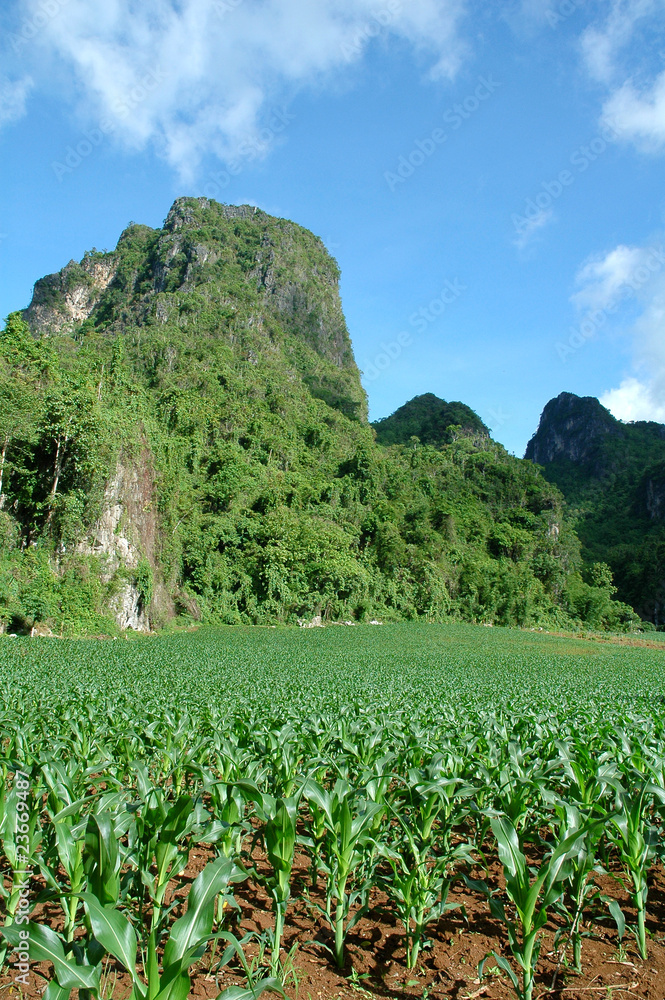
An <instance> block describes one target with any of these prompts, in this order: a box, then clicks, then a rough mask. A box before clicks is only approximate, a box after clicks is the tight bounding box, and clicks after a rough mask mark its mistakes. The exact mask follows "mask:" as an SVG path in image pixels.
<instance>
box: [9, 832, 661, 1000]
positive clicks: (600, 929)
mask: <svg viewBox="0 0 665 1000" xmlns="http://www.w3.org/2000/svg"><path fill="white" fill-rule="evenodd" d="M213 856H214V854H213V852H212V851H211V850H208V849H207V848H204V847H201V846H198V847H197V848H195V849H194V851H193V852H192V855H191V857H190V864H189V866H188V868H187V869H186V872H185V876H186V879H187V881H191V880H193V879H194V878H195V877H196V875H197V873H198V872H199V871H200V870H201V869H202V868H203V867H204V866H205V864H206V863H207V862H208V861H210V860H211V859H212V857H213ZM253 860H254V863H255V865H256V867H257V870H258V871H259V872H262V873H263V872H266V873H267V870H268V869H267V866H266V865H265V861H264V856H263V855H262V854H261V852H260V851H258V850H257V851H256V852H255V856H254V859H253ZM472 874H473V875H474V877H477V878H481V877H485V875H486V873H485V872H484V871H481V870H480V869H479V870H478V871H477V872H474V873H472ZM486 880H487V882H488V884H489V885H490V886H492V887H500V886H501V882H502V879H501V877H500V875H499V866H498V863H496V862H495V863H494V864H493V865H492V866H491V868H490V871H489V873H488V874H487V876H486ZM601 883H602V885H601V888H602V889H603V890H604V891H606V892H607V893H608V894H611V895H613V896H615V897H617V898H618V899H619V901H620V903H621V905H622V908H623V909H624V912H625V914H626V917H627V919H628V921H629V922H631V921H632V920H634V914H633V913H632V911H631V908H630V906H629V904H628V900H627V897H626V895H625V894H624V893H623V892H622V890H621V887H620V885H618V883H617V882H616V880H614V879H612V878H610V877H607V878H603V879H601ZM308 885H309V869H308V862H307V859H306V858H305V857H304V856H300V857H298V858H297V859H296V865H295V867H294V878H293V882H292V886H293V899H292V902H291V905H290V907H289V911H288V915H287V928H286V931H285V938H284V949H285V951H286V952H288V951H290V949H292V948H293V947H294V946H296V947H295V951H294V952H293V958H292V968H293V974H292V975H291V976H289V977H288V978H287V983H286V991H285V992H286V995H287V996H288V997H289V998H291V1000H332V998H343V1000H346V998H348V1000H350V998H352V997H356V998H366V1000H370V998H384V997H385V998H395V1000H407V998H409V997H416V998H422V1000H427V998H430V1000H435V998H450V1000H511V998H514V997H515V993H514V991H513V988H512V986H511V984H510V982H509V980H508V977H507V976H506V975H505V974H498V969H497V965H496V962H495V961H494V960H493V959H492V958H491V957H490V959H489V960H488V962H487V965H486V972H487V975H486V976H485V978H484V979H483V980H482V981H480V980H479V978H478V968H477V967H478V963H479V962H480V961H481V960H482V959H483V958H484V957H485V956H486V955H487V954H488V953H489V952H490V951H492V950H493V949H494V950H496V951H497V952H499V954H504V955H506V954H508V947H507V941H506V935H505V932H504V928H503V926H502V925H501V924H500V923H498V922H497V921H495V920H494V919H493V918H492V917H491V915H490V913H489V909H488V906H487V903H486V901H485V900H484V899H483V898H482V897H479V896H477V895H475V894H471V893H469V891H468V890H467V889H466V887H465V886H464V885H463V884H461V883H460V884H457V885H455V886H454V887H453V889H452V891H451V896H450V900H451V901H452V902H456V903H459V904H461V905H463V907H464V908H465V910H466V915H467V920H468V923H465V921H464V919H463V916H462V912H461V910H453V911H451V912H450V913H448V914H446V915H445V916H444V917H443V918H442V919H441V920H440V921H439V922H438V923H436V924H432V925H430V928H429V932H428V935H429V937H430V939H431V943H432V944H431V948H429V949H427V950H425V951H424V952H423V953H422V954H421V958H420V961H419V962H418V967H417V969H416V970H414V971H409V970H407V969H406V967H405V953H404V945H403V931H402V928H401V925H400V924H399V922H398V921H397V920H396V919H395V917H394V916H393V915H392V914H391V913H390V912H387V909H386V898H385V896H383V895H382V894H381V893H380V892H378V891H377V892H375V893H374V894H373V897H372V900H371V910H370V912H369V913H368V915H367V916H366V917H364V918H363V919H361V920H360V921H359V923H358V924H357V925H356V927H355V928H354V929H353V930H352V931H351V933H350V934H349V936H348V938H347V965H346V968H345V969H344V970H343V971H342V972H338V971H337V970H336V969H335V967H334V963H333V960H332V956H331V955H330V953H329V952H328V951H326V949H325V947H323V946H324V945H327V946H328V947H330V945H331V934H330V931H329V930H328V929H327V928H326V926H325V924H324V922H322V921H321V919H320V918H319V917H318V916H317V915H316V914H315V913H314V912H313V910H312V908H311V907H310V906H308V904H307V903H306V902H305V900H304V899H303V898H302V897H301V892H302V889H303V888H304V887H307V886H308ZM33 888H34V890H35V893H37V892H38V891H39V889H40V888H41V886H39V884H38V883H37V882H35V884H34V887H33ZM186 892H187V887H186V886H185V887H184V888H183V889H182V890H181V892H179V893H178V894H179V895H180V894H182V895H185V894H186ZM234 895H235V898H236V900H237V902H238V904H239V906H240V908H241V912H240V913H239V914H238V915H237V916H234V915H233V914H232V915H231V916H230V920H229V923H230V929H232V930H233V931H234V933H235V934H236V935H237V936H238V937H242V936H243V934H245V933H247V932H248V931H257V932H261V931H263V930H265V928H266V927H269V926H271V925H272V915H271V912H270V900H269V897H268V895H267V894H266V892H265V891H264V890H263V889H262V888H261V887H260V886H259V885H257V883H256V882H252V881H247V882H244V883H240V884H239V885H236V886H234ZM311 899H312V902H313V903H316V902H318V903H320V902H322V898H321V895H320V893H316V892H314V891H313V892H312V894H311ZM648 911H649V920H648V930H649V932H650V939H649V945H648V949H649V955H648V959H647V961H646V962H642V961H641V959H640V958H639V956H638V954H637V951H636V949H635V947H634V942H633V938H632V937H631V936H629V934H628V932H627V934H626V937H625V938H624V946H625V950H622V951H620V950H619V941H618V937H617V932H616V928H615V926H614V923H613V921H612V920H611V919H610V918H609V917H607V918H606V917H600V919H599V922H597V923H595V924H593V925H591V926H588V925H587V927H586V930H588V931H590V932H591V935H592V936H590V937H588V938H585V940H584V944H583V953H582V954H583V967H584V972H583V974H582V975H577V974H575V973H574V972H573V971H572V970H571V969H570V967H569V966H568V965H567V964H566V961H565V958H564V961H562V962H560V963H559V964H558V965H557V955H555V953H554V933H555V931H556V929H557V926H559V925H558V922H557V918H556V916H555V917H554V918H553V919H552V920H551V921H550V923H548V925H547V928H546V931H545V934H544V939H543V946H542V951H541V957H540V961H539V967H538V975H537V983H536V989H535V990H534V1000H540V998H542V1000H545V998H547V1000H595V998H598V1000H608V998H613V1000H627V998H648V1000H664V998H665V872H664V871H663V869H662V868H658V869H656V870H655V871H654V873H653V878H652V879H651V883H650V889H649V903H648ZM57 913H58V907H57V906H49V907H48V908H44V907H39V908H36V909H35V911H34V912H33V919H37V920H40V919H41V920H47V921H48V922H49V923H50V924H51V926H53V927H56V928H57V925H58V920H57ZM317 942H320V943H321V944H318V943H317ZM257 950H258V948H257V944H256V942H252V943H250V944H248V945H247V946H246V948H245V952H246V955H247V958H248V960H249V961H250V962H251V960H252V959H253V958H256V956H257ZM218 954H219V953H218ZM568 959H570V953H568ZM210 960H211V955H210V952H209V953H208V954H207V955H206V957H205V958H204V960H203V961H202V962H200V963H199V964H198V966H196V967H194V969H193V972H194V975H193V977H192V978H193V985H192V990H191V993H190V996H191V997H192V998H198V1000H209V998H215V997H217V995H218V994H219V993H220V992H221V991H222V990H224V989H226V988H227V987H228V986H231V985H234V984H237V985H245V982H246V980H245V976H244V974H243V973H242V970H241V969H240V968H238V967H236V963H231V964H232V967H231V968H229V967H226V968H224V969H222V970H221V971H220V972H219V973H218V974H217V975H216V976H215V975H211V974H210V964H211V961H210ZM36 968H39V969H40V971H42V972H43V973H44V974H45V975H46V976H48V974H49V966H48V965H47V964H44V963H42V964H41V965H39V966H36V965H34V964H33V965H32V966H31V972H30V977H29V978H30V985H29V987H27V988H26V987H21V988H20V989H19V988H18V987H16V986H14V985H13V982H14V975H13V971H12V972H11V973H10V974H9V975H7V974H5V975H4V976H0V991H2V993H3V994H4V997H19V996H21V997H23V998H25V1000H36V998H38V997H40V996H41V994H42V993H43V990H44V988H45V985H46V981H45V980H44V979H43V978H42V977H40V976H38V975H37V974H36V972H35V969H36ZM557 970H558V971H557ZM110 971H111V981H112V982H111V985H113V980H114V976H115V971H117V979H115V988H114V989H113V991H112V992H111V990H109V992H108V993H107V994H106V996H107V997H111V996H113V998H114V1000H124V998H126V997H127V996H128V995H129V993H130V983H129V977H128V976H127V975H126V974H125V973H122V972H121V971H120V969H119V968H118V970H114V969H113V966H111V967H110ZM555 973H556V981H555ZM264 974H265V973H264ZM5 991H6V992H5ZM268 995H269V994H265V996H268Z"/></svg>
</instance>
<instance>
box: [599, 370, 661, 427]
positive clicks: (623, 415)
mask: <svg viewBox="0 0 665 1000" xmlns="http://www.w3.org/2000/svg"><path fill="white" fill-rule="evenodd" d="M659 397H660V398H659ZM600 402H601V403H602V404H603V406H606V407H607V409H608V410H609V411H610V413H612V414H613V415H614V416H615V417H617V418H618V419H619V420H625V421H629V420H655V421H657V422H658V423H665V399H664V398H663V397H662V394H660V393H659V392H658V386H656V385H654V384H653V383H651V384H645V383H644V382H640V381H639V379H636V378H627V379H624V380H623V382H622V383H621V385H620V386H619V388H618V389H610V390H608V392H605V393H603V395H602V396H601V397H600Z"/></svg>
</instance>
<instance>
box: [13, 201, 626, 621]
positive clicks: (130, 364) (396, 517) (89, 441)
mask: <svg viewBox="0 0 665 1000" xmlns="http://www.w3.org/2000/svg"><path fill="white" fill-rule="evenodd" d="M100 274H107V275H108V276H109V281H108V284H107V285H104V283H103V282H101V284H100V281H101V279H100V278H99V275H100ZM82 276H84V277H82ZM52 277H53V276H52ZM79 279H80V283H79V284H77V282H78V281H79ZM338 279H339V272H338V269H337V265H336V264H335V262H334V261H333V260H332V258H331V257H330V256H329V255H328V254H327V252H326V250H325V248H324V246H323V244H322V243H321V241H320V240H318V239H317V238H316V237H314V236H313V235H312V234H311V233H309V232H307V231H306V230H304V229H301V228H300V227H298V226H296V225H294V224H293V223H291V222H288V221H286V220H283V219H275V218H271V217H270V216H268V215H266V214H265V213H263V212H259V211H258V210H254V209H252V208H250V207H248V206H240V207H237V206H225V205H219V204H217V203H215V202H208V201H207V200H206V199H180V200H178V201H177V202H176V203H175V205H174V206H173V208H172V210H171V212H170V214H169V216H168V218H167V220H166V223H165V225H164V228H163V229H160V230H152V229H150V228H148V227H146V226H137V225H135V224H132V225H130V226H129V227H128V229H126V230H125V232H124V233H123V234H122V236H121V238H120V240H119V242H118V246H117V248H116V249H115V250H114V251H113V252H111V253H106V252H96V251H95V252H94V253H90V254H88V255H86V256H85V257H84V259H83V260H82V261H81V263H80V265H76V266H74V265H71V264H70V265H68V266H67V268H65V270H64V271H63V272H62V274H61V276H60V277H59V278H58V280H56V279H55V277H53V280H51V279H49V280H48V281H47V280H46V279H45V284H43V286H42V285H41V284H40V285H39V288H38V292H36V295H35V299H34V300H33V304H32V305H31V306H30V308H29V309H28V310H26V312H25V314H24V317H25V320H27V322H28V324H30V327H31V329H32V330H33V335H31V334H30V329H29V327H28V326H26V323H25V322H24V320H23V319H21V317H20V316H19V315H18V314H12V316H10V317H9V319H8V321H7V325H6V328H5V331H4V333H3V334H2V335H0V400H2V398H3V394H4V405H3V406H0V413H2V414H3V416H2V417H1V418H0V446H1V445H2V442H3V441H4V442H5V445H6V447H5V448H4V449H2V448H0V450H1V451H2V454H3V456H4V457H3V459H2V462H3V463H4V464H3V468H4V478H1V477H0V492H1V493H2V494H3V496H2V500H1V501H0V506H2V505H4V513H5V514H6V515H7V518H8V520H7V522H6V528H7V538H8V539H9V541H8V542H7V544H6V545H4V546H3V549H2V554H1V556H0V619H2V621H3V622H4V623H5V624H6V625H8V626H10V627H11V628H13V629H14V630H20V631H22V630H25V629H27V628H30V627H32V625H33V624H34V623H35V622H37V621H39V622H43V623H45V624H46V625H48V626H49V627H50V628H51V629H52V630H56V629H57V630H58V631H61V630H62V628H63V622H64V628H65V630H66V631H74V632H75V631H79V632H90V631H91V630H94V629H98V630H99V631H105V632H107V631H109V628H108V627H107V626H106V625H103V623H102V621H101V620H102V619H103V618H108V617H110V616H112V615H113V607H114V604H113V602H114V600H115V599H116V596H117V594H118V593H119V592H120V590H121V588H122V587H124V586H126V585H127V581H128V580H131V581H133V582H132V585H133V586H134V588H135V591H136V593H137V595H138V600H139V601H140V604H141V607H143V608H144V609H145V610H146V611H147V613H148V616H149V618H150V621H151V622H152V623H158V624H159V623H163V622H164V621H165V620H168V618H169V617H173V614H174V613H177V612H178V611H180V612H181V613H182V614H183V615H194V616H195V617H196V618H197V619H200V620H202V621H204V622H206V623H211V624H213V623H214V624H249V623H255V624H267V623H282V622H284V623H287V622H288V623H295V622H296V621H297V620H298V619H302V618H306V619H311V618H312V617H314V616H316V615H319V614H320V615H322V617H323V618H324V620H328V621H331V620H340V619H342V620H354V621H363V620H371V619H372V618H381V619H385V620H410V619H425V620H428V621H443V620H456V619H464V620H468V621H489V622H493V623H497V624H519V625H530V624H551V623H556V622H559V623H568V624H571V623H572V622H573V621H576V620H579V619H582V620H588V621H589V623H593V625H594V627H608V628H629V627H631V620H630V616H629V615H626V614H625V609H623V608H622V607H620V606H619V607H617V608H615V607H614V606H613V605H612V604H611V601H610V606H609V607H605V605H604V604H603V607H602V609H600V610H599V609H598V608H597V607H596V604H597V603H598V602H597V601H596V600H595V598H596V597H598V600H600V601H601V603H602V600H601V595H600V594H598V595H596V594H595V592H594V594H591V595H589V594H587V592H586V591H585V590H584V584H583V583H581V582H579V579H578V577H577V576H575V574H576V573H577V571H578V570H580V568H581V563H580V559H579V551H578V549H579V547H578V543H577V539H576V537H575V535H574V533H573V532H572V530H571V528H570V524H569V522H568V521H567V519H566V517H565V515H564V512H563V508H562V501H561V497H560V495H559V493H558V491H557V490H556V489H555V488H554V487H552V486H550V485H549V484H548V483H546V482H545V480H544V479H543V477H542V475H541V474H540V473H539V472H538V471H536V470H535V469H534V468H533V466H532V465H531V464H530V463H526V462H522V461H520V460H518V459H515V458H513V457H512V456H510V455H508V454H507V452H506V451H505V450H504V449H503V448H502V447H501V446H500V445H498V444H496V443H494V442H493V441H492V440H491V438H490V437H489V436H488V434H487V429H486V428H485V427H484V425H483V424H482V422H481V421H480V420H479V418H478V417H477V416H476V415H475V414H474V413H473V411H471V410H469V409H468V408H467V407H465V406H463V404H461V403H450V404H447V403H443V402H442V401H440V400H437V399H436V397H434V396H423V397H418V398H417V399H416V400H414V401H412V402H411V403H410V404H407V406H406V407H403V408H402V409H401V410H400V411H398V412H397V414H395V415H394V416H393V417H391V418H388V420H387V421H382V422H380V426H379V427H377V434H378V438H379V441H382V440H384V439H385V440H386V441H388V440H391V441H397V442H398V443H395V444H392V445H390V447H388V446H384V445H382V444H378V443H377V442H376V440H375V434H374V431H373V430H372V427H371V426H370V425H369V424H368V423H367V418H366V399H365V394H364V392H363V389H362V386H361V384H360V379H359V372H358V369H357V367H356V365H355V362H354V360H353V352H352V349H351V343H350V340H349V336H348V333H347V330H346V324H345V321H344V317H343V314H342V310H341V304H340V300H339V293H338ZM45 290H46V291H48V292H49V294H48V295H46V291H45ZM79 292H80V294H81V296H82V299H81V301H83V300H85V297H86V296H91V298H90V303H91V305H90V309H91V311H90V315H89V317H88V318H87V319H86V320H85V321H84V322H80V321H79V320H75V319H74V318H73V314H74V313H73V310H74V307H73V306H72V302H73V301H74V299H72V298H71V296H76V295H77V294H78V293H79ZM42 293H43V294H42ZM45 296H46V297H45ZM53 296H55V299H54V298H53ZM68 296H70V298H68ZM56 299H57V301H56ZM76 301H77V302H79V299H76ZM77 308H78V307H77ZM68 310H69V312H68ZM77 315H78V314H77ZM68 316H69V318H67V317H68ZM3 366H4V367H3ZM19 397H20V399H21V400H24V401H25V405H23V406H22V408H21V407H15V408H14V410H12V400H13V399H15V398H19ZM9 413H13V414H14V415H13V417H12V419H11V420H9V419H8V416H7V414H9ZM414 420H415V423H413V421H414ZM3 421H4V422H3ZM416 424H417V425H418V426H417V427H416ZM459 425H462V430H461V431H460V430H459ZM386 428H392V431H391V432H390V434H388V436H387V437H386V433H387V432H386ZM414 428H416V430H418V432H419V435H420V438H421V441H422V443H418V442H417V441H415V440H410V439H409V440H407V441H406V443H399V442H403V439H404V435H405V433H406V432H407V431H408V432H409V435H411V431H412V430H413V429H414ZM3 435H4V437H3ZM430 440H431V443H428V442H430ZM132 476H133V477H134V479H133V480H132ZM130 481H131V482H134V481H135V482H136V483H138V484H139V485H138V486H137V487H136V488H135V489H134V487H131V485H130V486H127V482H130ZM123 483H124V484H125V485H123ZM139 487H140V488H139ZM132 489H134V493H132ZM122 490H124V491H125V492H124V493H122ZM141 491H143V492H141ZM111 498H112V499H111ZM114 505H119V507H120V508H121V510H122V512H123V513H122V518H121V522H120V523H119V524H118V525H117V526H116V528H115V529H114V530H115V531H116V534H120V533H121V532H122V531H125V530H126V531H129V535H130V536H131V537H130V538H129V541H128V542H127V545H129V544H130V543H131V545H132V546H133V548H134V549H135V550H136V551H135V555H134V557H133V561H132V562H131V563H127V564H122V559H121V558H120V557H118V556H117V553H115V552H113V551H112V552H109V551H108V547H109V546H108V542H107V543H106V549H105V550H104V551H103V552H102V551H99V552H97V549H96V547H95V542H94V536H95V524H96V522H97V521H98V519H99V518H100V516H101V515H102V513H104V512H105V511H106V512H108V511H109V509H110V508H112V507H113V506H114ZM2 513H3V511H2V510H0V514H2ZM4 530H5V529H4V528H3V531H4ZM123 537H124V536H123ZM91 552H96V553H97V555H98V556H99V558H98V559H97V560H96V561H95V558H93V557H92V556H91ZM104 556H106V558H104ZM95 576H96V583H95V582H94V578H95ZM84 581H85V586H84V583H83V582H84ZM81 587H83V588H84V590H85V594H86V596H85V598H84V599H83V600H82V599H81V598H82V595H81V592H80V589H81ZM601 589H602V588H601ZM603 594H605V591H603ZM603 599H604V598H603ZM608 600H609V598H608ZM77 601H80V602H81V614H80V616H79V621H78V622H77V621H76V617H75V616H74V617H72V613H71V609H72V608H73V607H74V606H75V605H76V603H77Z"/></svg>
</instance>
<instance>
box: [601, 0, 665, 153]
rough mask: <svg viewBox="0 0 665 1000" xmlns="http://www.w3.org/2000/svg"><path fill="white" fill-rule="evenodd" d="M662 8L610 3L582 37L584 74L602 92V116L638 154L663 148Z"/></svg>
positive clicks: (636, 1) (649, 2)
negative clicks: (609, 121)
mask: <svg viewBox="0 0 665 1000" xmlns="http://www.w3.org/2000/svg"><path fill="white" fill-rule="evenodd" d="M664 33H665V8H664V7H663V4H662V2H660V0H611V3H610V4H609V12H608V14H607V15H606V17H605V19H604V20H603V21H601V22H596V23H593V24H591V25H589V26H588V27H587V28H586V30H585V31H584V33H583V35H582V39H581V47H582V53H583V59H584V63H585V65H586V69H587V71H588V73H589V75H590V76H591V77H592V79H593V80H595V81H596V82H597V83H600V84H602V85H604V86H605V87H606V88H607V97H606V98H605V101H604V104H603V110H602V116H603V117H604V118H607V119H610V120H611V121H613V122H614V123H615V125H616V128H617V131H618V133H619V138H620V140H621V141H623V142H630V143H633V144H634V145H635V146H637V147H638V148H639V149H640V150H641V151H643V152H650V153H654V152H659V151H660V150H661V149H663V148H665V72H664V71H663V70H662V63H663V59H662V44H661V51H660V52H659V51H658V49H659V45H658V38H659V37H660V38H661V42H662V38H663V35H664Z"/></svg>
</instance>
